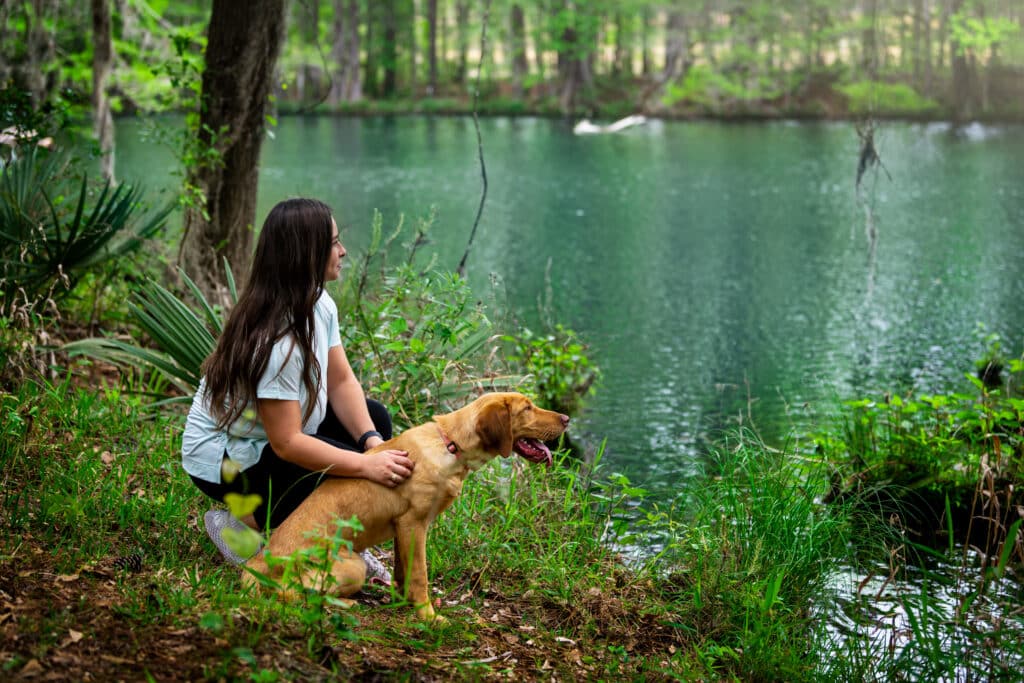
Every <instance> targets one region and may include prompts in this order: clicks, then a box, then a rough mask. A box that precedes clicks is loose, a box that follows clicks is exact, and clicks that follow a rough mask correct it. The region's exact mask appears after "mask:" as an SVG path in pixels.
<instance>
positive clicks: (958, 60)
mask: <svg viewBox="0 0 1024 683" xmlns="http://www.w3.org/2000/svg"><path fill="white" fill-rule="evenodd" d="M961 7H963V0H954V2H953V4H952V7H950V15H953V14H956V13H957V12H958V11H960V8H961ZM949 55H950V63H951V65H952V67H953V93H952V102H953V119H954V120H955V121H966V120H967V119H969V118H970V117H971V116H973V114H974V107H973V103H974V93H973V80H974V79H973V78H972V74H971V72H972V64H971V61H970V60H969V55H968V54H967V52H966V51H965V50H964V49H963V48H962V46H961V45H960V44H959V43H958V42H957V40H956V38H955V37H953V36H950V42H949Z"/></svg>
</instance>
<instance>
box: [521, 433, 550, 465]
mask: <svg viewBox="0 0 1024 683" xmlns="http://www.w3.org/2000/svg"><path fill="white" fill-rule="evenodd" d="M512 450H513V451H515V452H516V453H518V454H519V455H521V456H523V457H524V458H526V459H527V460H529V461H530V462H543V463H547V465H548V467H550V466H551V450H550V449H549V448H548V447H547V446H545V445H544V442H543V441H540V440H538V439H531V438H529V437H523V438H521V439H516V442H515V443H514V444H513V445H512Z"/></svg>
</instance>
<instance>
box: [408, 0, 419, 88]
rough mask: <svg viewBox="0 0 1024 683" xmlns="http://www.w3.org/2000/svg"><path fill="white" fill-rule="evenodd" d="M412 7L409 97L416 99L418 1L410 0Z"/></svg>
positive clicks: (410, 19) (417, 83)
mask: <svg viewBox="0 0 1024 683" xmlns="http://www.w3.org/2000/svg"><path fill="white" fill-rule="evenodd" d="M409 4H410V5H411V7H410V8H409V9H410V16H409V22H408V23H409V95H410V97H412V99H414V100H415V99H416V88H417V87H418V86H419V74H418V73H417V68H416V66H417V61H418V58H419V49H418V48H417V43H416V17H417V16H418V12H417V7H416V5H417V4H418V3H417V1H416V0H410V3H409Z"/></svg>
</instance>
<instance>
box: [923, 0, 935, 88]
mask: <svg viewBox="0 0 1024 683" xmlns="http://www.w3.org/2000/svg"><path fill="white" fill-rule="evenodd" d="M921 9H922V12H923V16H922V17H921V19H922V21H921V28H922V33H921V54H922V55H923V57H924V62H923V64H922V68H923V73H922V76H921V90H922V91H923V92H924V94H925V95H927V96H929V97H930V96H931V94H932V88H933V86H934V84H933V82H932V81H933V78H934V70H933V66H932V8H931V6H930V4H929V1H928V0H923V2H922V8H921Z"/></svg>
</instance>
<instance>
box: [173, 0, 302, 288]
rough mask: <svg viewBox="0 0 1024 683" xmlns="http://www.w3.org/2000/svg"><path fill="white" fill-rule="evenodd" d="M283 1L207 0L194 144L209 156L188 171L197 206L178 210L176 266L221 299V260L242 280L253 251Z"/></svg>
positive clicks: (282, 30)
mask: <svg viewBox="0 0 1024 683" xmlns="http://www.w3.org/2000/svg"><path fill="white" fill-rule="evenodd" d="M284 25H285V5H284V0H250V1H249V2H245V3H240V2H232V0H213V8H212V10H211V13H210V25H209V30H208V36H207V46H206V68H205V69H204V70H203V79H202V89H201V92H200V113H199V130H198V131H197V137H198V144H199V145H201V146H202V147H203V148H205V149H209V150H210V151H211V152H213V153H214V154H215V155H216V161H215V162H212V163H202V164H199V165H197V166H195V167H193V168H191V169H189V172H188V180H187V182H188V183H189V185H190V186H192V187H194V188H197V190H198V191H199V192H201V193H202V196H203V205H202V206H190V207H188V208H187V209H186V211H185V221H184V223H185V224H184V235H183V237H182V241H181V251H180V253H179V262H180V265H181V266H182V268H183V269H184V271H185V272H186V273H187V274H188V275H189V277H191V278H192V279H193V280H195V282H196V284H197V285H198V286H199V287H200V289H201V290H202V291H203V293H204V294H206V295H207V296H210V297H212V298H213V300H220V299H221V298H222V297H221V294H222V292H223V283H224V282H225V277H224V266H223V263H222V261H223V259H225V258H226V259H227V261H228V263H229V264H230V266H231V270H232V272H233V273H234V275H235V277H236V278H238V279H239V280H240V281H243V282H244V281H245V279H246V276H247V274H248V266H249V258H250V252H251V250H252V239H253V227H254V222H255V214H256V189H257V180H258V176H259V160H260V147H261V144H262V141H263V132H264V125H265V121H264V119H265V115H266V107H267V100H268V96H269V94H270V90H271V86H272V84H273V80H274V66H275V64H276V62H277V56H278V51H279V49H280V46H281V42H282V39H283V37H284V32H285V31H284Z"/></svg>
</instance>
